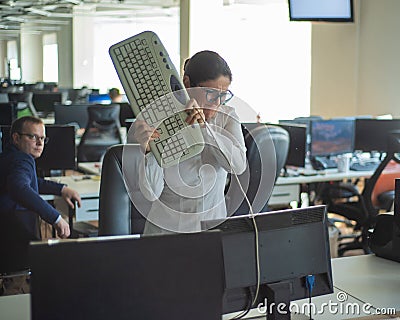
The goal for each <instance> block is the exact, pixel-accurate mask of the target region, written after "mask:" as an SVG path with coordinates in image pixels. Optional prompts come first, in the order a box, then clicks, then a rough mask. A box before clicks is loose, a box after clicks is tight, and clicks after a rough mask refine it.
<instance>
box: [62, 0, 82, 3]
mask: <svg viewBox="0 0 400 320" xmlns="http://www.w3.org/2000/svg"><path fill="white" fill-rule="evenodd" d="M65 1H66V2H69V3H72V4H82V1H80V0H65Z"/></svg>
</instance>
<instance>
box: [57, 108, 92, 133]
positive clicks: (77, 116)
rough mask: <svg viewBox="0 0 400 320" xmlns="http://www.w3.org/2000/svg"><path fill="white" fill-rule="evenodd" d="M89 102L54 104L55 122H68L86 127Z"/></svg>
mask: <svg viewBox="0 0 400 320" xmlns="http://www.w3.org/2000/svg"><path fill="white" fill-rule="evenodd" d="M90 105H91V104H70V105H65V104H56V105H55V106H54V121H55V124H69V125H74V126H77V127H79V128H86V125H87V123H88V119H89V114H88V111H87V108H88V106H90Z"/></svg>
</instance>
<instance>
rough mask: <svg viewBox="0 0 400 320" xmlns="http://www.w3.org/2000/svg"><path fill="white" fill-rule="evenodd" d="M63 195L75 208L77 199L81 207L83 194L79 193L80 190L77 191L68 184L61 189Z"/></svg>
mask: <svg viewBox="0 0 400 320" xmlns="http://www.w3.org/2000/svg"><path fill="white" fill-rule="evenodd" d="M61 196H62V197H63V199H64V200H65V201H66V202H67V203H68V205H69V206H70V207H71V208H72V209H74V208H75V206H74V203H73V200H75V201H76V202H77V203H78V207H79V208H80V207H81V196H80V195H79V193H78V192H76V191H75V190H74V189H71V188H68V187H67V186H64V187H63V188H62V189H61Z"/></svg>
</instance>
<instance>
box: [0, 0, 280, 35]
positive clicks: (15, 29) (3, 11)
mask: <svg viewBox="0 0 400 320" xmlns="http://www.w3.org/2000/svg"><path fill="white" fill-rule="evenodd" d="M215 1H217V0H215ZM279 1H286V0H223V3H224V4H225V5H230V4H234V3H236V4H261V3H268V2H269V3H270V2H279ZM179 3H180V0H0V40H4V39H6V40H7V39H10V38H17V37H18V36H19V34H20V30H21V27H22V26H23V27H24V30H25V31H24V32H31V33H38V34H39V33H41V32H46V31H50V32H51V31H57V30H60V28H61V26H62V25H65V24H69V23H70V21H71V18H72V16H73V14H75V15H76V14H80V15H96V16H103V17H116V16H118V17H126V16H129V15H134V16H136V17H138V16H146V17H149V16H152V17H157V16H162V15H165V14H166V13H165V12H166V11H165V8H173V7H179ZM74 8H77V9H83V10H74ZM77 11H78V13H77Z"/></svg>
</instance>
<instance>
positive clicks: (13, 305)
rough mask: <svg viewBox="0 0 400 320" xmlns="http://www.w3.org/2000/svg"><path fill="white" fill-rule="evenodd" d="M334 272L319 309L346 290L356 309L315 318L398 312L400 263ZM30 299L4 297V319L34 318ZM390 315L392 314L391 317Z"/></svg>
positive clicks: (344, 265)
mask: <svg viewBox="0 0 400 320" xmlns="http://www.w3.org/2000/svg"><path fill="white" fill-rule="evenodd" d="M332 273H333V283H334V286H335V291H334V293H333V294H329V295H325V296H320V297H315V298H313V300H312V302H313V303H314V304H315V305H316V307H317V310H320V307H321V306H322V304H323V303H329V301H331V302H333V303H336V302H338V298H340V297H342V296H343V293H345V294H347V298H346V300H345V301H344V302H342V303H341V304H342V305H344V307H346V306H350V307H351V306H353V307H354V308H355V309H352V308H349V311H350V312H344V313H341V312H333V313H331V312H329V309H325V310H326V312H324V313H322V314H315V315H314V316H313V319H315V320H341V319H356V318H359V317H363V316H368V315H371V314H373V312H376V310H375V309H369V311H368V312H364V311H363V309H362V307H363V306H364V305H365V303H369V304H370V305H372V306H373V307H374V308H394V309H395V310H396V311H397V312H399V311H400V294H399V288H400V264H399V263H398V262H394V261H390V260H386V259H382V258H378V257H376V256H375V255H364V256H354V257H345V258H336V259H332ZM339 294H340V295H339ZM30 299H31V298H30V295H29V294H22V295H16V296H10V297H0V315H1V316H2V319H3V318H4V319H10V320H13V319H18V320H28V319H30V302H31V300H30ZM306 302H307V301H306V300H299V301H296V302H295V303H297V304H298V305H299V306H301V305H302V304H304V303H306ZM355 306H358V307H360V309H359V312H357V309H356V307H355ZM343 310H345V309H343ZM353 310H356V312H354V313H353V312H352V311H353ZM116 314H117V313H116ZM3 315H5V317H3ZM232 316H233V314H229V315H224V316H222V319H223V320H227V319H230V318H231V317H232ZM250 317H258V318H253V319H265V317H263V316H260V313H259V312H258V311H257V310H256V309H253V310H252V311H251V312H250V314H249V315H247V317H246V318H250ZM392 317H393V316H392ZM246 318H244V319H246ZM386 318H390V317H389V316H387V317H386ZM292 319H293V320H297V319H308V318H307V317H305V316H304V315H294V316H292ZM188 320H190V319H188Z"/></svg>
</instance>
